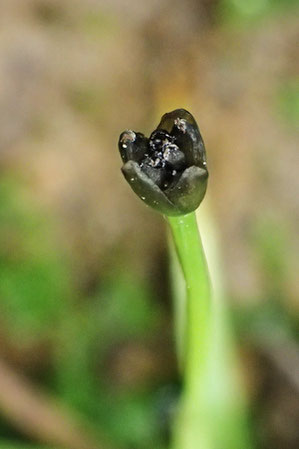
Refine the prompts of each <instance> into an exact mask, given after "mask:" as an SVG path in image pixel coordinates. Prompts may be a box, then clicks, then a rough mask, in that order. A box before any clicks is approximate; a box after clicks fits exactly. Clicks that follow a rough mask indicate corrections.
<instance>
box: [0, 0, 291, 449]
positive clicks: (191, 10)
mask: <svg viewBox="0 0 299 449" xmlns="http://www.w3.org/2000/svg"><path fill="white" fill-rule="evenodd" d="M298 28H299V27H298V4H297V2H296V1H295V0H252V1H248V0H184V1H182V0H149V1H147V2H145V1H140V0H110V1H109V0H84V1H82V0H81V1H80V0H27V1H22V0H1V2H0V169H1V178H0V449H24V448H27V449H37V448H39V449H41V448H44V449H46V448H48V449H49V448H52V449H64V448H67V449H137V448H138V449H150V448H151V449H152V448H155V449H166V447H167V445H168V439H169V428H170V425H169V423H170V420H171V417H172V415H173V410H174V408H175V403H176V399H177V396H178V393H179V389H180V385H179V376H178V372H177V367H176V358H175V345H174V341H173V340H174V339H173V327H172V310H171V295H170V291H171V287H170V278H169V274H168V273H169V268H168V265H169V263H168V254H167V239H166V237H167V236H166V226H165V223H164V222H163V220H162V218H161V217H160V216H159V215H158V214H156V213H154V212H152V211H151V210H149V209H147V208H146V207H144V205H143V204H142V202H141V201H139V200H138V199H137V197H136V196H135V195H134V194H133V193H132V191H131V190H130V188H129V186H128V185H127V184H126V183H125V182H124V180H123V178H122V175H121V173H120V166H121V161H120V157H119V155H118V151H117V140H118V136H119V134H120V132H121V131H123V130H124V129H126V128H131V129H134V130H137V131H141V132H144V133H145V134H148V133H149V132H150V131H151V130H152V129H154V128H155V126H156V125H157V123H158V121H159V118H160V115H161V114H162V113H164V112H166V111H169V110H171V109H174V108H177V107H184V108H186V109H188V110H190V111H191V112H192V113H193V114H194V115H195V117H196V118H197V120H198V123H199V125H200V128H201V132H202V134H203V136H204V139H205V143H206V147H207V153H208V165H209V170H210V180H209V189H208V195H207V199H206V200H205V201H206V202H207V203H208V204H209V209H210V211H211V213H212V215H213V222H214V226H215V231H216V233H217V234H218V236H219V248H218V250H219V252H220V254H221V260H222V267H221V274H222V277H223V278H224V281H225V288H226V297H227V304H228V305H229V307H230V312H231V317H232V321H233V325H234V332H235V335H236V341H237V345H238V350H239V354H240V364H241V369H242V374H243V378H244V383H245V386H246V391H247V396H248V403H249V405H248V406H249V410H248V412H249V416H250V425H251V432H252V436H253V439H254V442H255V444H256V448H259V449H272V448H274V447H275V448H276V449H286V448H288V449H295V448H298V447H299V426H298V423H299V339H298V335H299V334H298V329H299V319H298V317H299V315H298V313H299V302H298V294H299V281H298V271H299V259H298V250H299V243H298V240H296V239H295V236H296V233H297V231H298V219H299V197H298V194H296V191H298V187H299V186H298V184H299V177H298V168H297V167H296V165H295V157H296V151H298V149H297V148H296V144H298V131H297V130H296V124H297V123H298V119H299V84H298V73H299V72H298V65H299V64H298V61H299V59H298V56H297V57H296V44H297V43H298V34H299V33H298ZM182 449H183V448H182ZM240 449H242V448H240Z"/></svg>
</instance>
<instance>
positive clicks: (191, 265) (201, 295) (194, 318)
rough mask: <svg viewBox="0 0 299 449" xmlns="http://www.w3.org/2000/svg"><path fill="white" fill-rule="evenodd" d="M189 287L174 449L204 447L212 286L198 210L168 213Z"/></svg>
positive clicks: (198, 448) (199, 448)
mask: <svg viewBox="0 0 299 449" xmlns="http://www.w3.org/2000/svg"><path fill="white" fill-rule="evenodd" d="M168 221H169V224H170V227H171V231H172V235H173V239H174V243H175V247H176V251H177V255H178V258H179V261H180V264H181V267H182V271H183V274H184V278H185V282H186V288H187V302H186V319H185V330H184V336H183V337H184V340H183V342H184V345H185V346H184V347H185V350H184V367H183V376H184V383H183V384H184V390H183V397H182V404H181V410H180V413H179V416H178V419H177V422H176V425H175V428H174V446H173V449H201V447H205V445H204V444H201V445H200V446H199V445H198V443H199V442H198V441H196V439H195V436H194V435H197V434H198V425H199V423H200V416H199V415H198V410H199V409H200V407H199V408H198V404H199V402H200V400H201V395H202V390H201V385H202V382H201V379H202V377H203V376H204V373H205V371H206V370H205V366H206V364H207V359H208V346H209V337H210V330H211V288H210V280H209V274H208V268H207V263H206V259H205V255H204V251H203V247H202V243H201V239H200V235H199V232H198V227H197V222H196V216H195V213H194V212H193V213H190V214H188V215H184V216H180V217H168Z"/></svg>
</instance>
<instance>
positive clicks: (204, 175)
mask: <svg viewBox="0 0 299 449" xmlns="http://www.w3.org/2000/svg"><path fill="white" fill-rule="evenodd" d="M118 145H119V151H120V155H121V158H122V160H123V163H124V165H123V167H122V172H123V174H124V176H125V178H126V180H127V181H128V183H129V184H130V186H131V188H132V189H133V190H134V192H135V193H136V194H137V195H138V196H139V198H141V200H143V201H144V202H145V203H146V204H147V205H149V206H151V207H152V208H154V209H156V210H158V211H159V212H161V213H162V214H164V215H170V216H175V215H184V214H187V213H189V212H192V211H194V210H195V209H197V207H198V206H199V204H200V203H201V201H202V200H203V198H204V195H205V192H206V188H207V180H208V170H207V162H206V152H205V147H204V143H203V140H202V137H201V135H200V132H199V129H198V126H197V123H196V121H195V120H194V118H193V116H192V115H191V114H190V112H188V111H186V110H185V109H176V110H175V111H172V112H169V113H167V114H164V115H163V117H162V119H161V122H160V123H159V125H158V127H157V129H155V131H153V132H152V134H151V135H150V137H149V138H147V137H145V136H144V135H143V134H141V133H138V132H134V131H131V130H127V131H124V132H123V133H122V134H121V135H120V138H119V143H118Z"/></svg>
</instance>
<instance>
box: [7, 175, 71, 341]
mask: <svg viewBox="0 0 299 449" xmlns="http://www.w3.org/2000/svg"><path fill="white" fill-rule="evenodd" d="M0 203H1V208H0V296H1V320H2V321H4V323H5V325H6V326H7V330H8V332H9V334H10V336H11V337H12V338H15V339H16V340H17V341H24V339H25V340H35V339H40V338H43V337H46V336H47V335H49V334H50V333H51V332H52V330H53V327H54V328H55V326H56V325H57V323H58V322H59V320H60V319H61V317H62V316H63V314H64V313H65V308H66V303H67V300H68V298H69V297H70V293H71V287H70V286H71V282H70V271H69V269H68V267H67V264H65V260H64V256H63V254H62V253H61V251H59V246H58V243H57V240H56V237H55V234H54V232H53V229H51V219H50V217H49V216H47V215H45V214H44V211H41V210H39V209H38V207H37V206H36V205H35V204H34V202H33V200H32V198H31V197H30V194H29V192H28V190H27V191H26V188H25V186H24V185H22V184H21V183H20V182H17V181H16V180H15V179H13V178H9V177H7V178H5V177H3V178H2V179H1V183H0ZM52 228H53V227H52Z"/></svg>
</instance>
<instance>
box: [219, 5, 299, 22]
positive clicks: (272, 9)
mask: <svg viewBox="0 0 299 449" xmlns="http://www.w3.org/2000/svg"><path fill="white" fill-rule="evenodd" d="M297 6H298V2H297V0H251V1H248V0H221V1H220V3H219V6H218V16H219V19H220V21H221V22H223V23H224V24H229V25H232V26H236V27H246V26H248V25H254V24H255V23H257V22H258V21H260V20H262V19H265V18H268V17H269V16H271V15H273V14H279V15H280V14H283V13H285V12H287V11H290V10H292V9H295V8H296V7H297Z"/></svg>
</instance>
